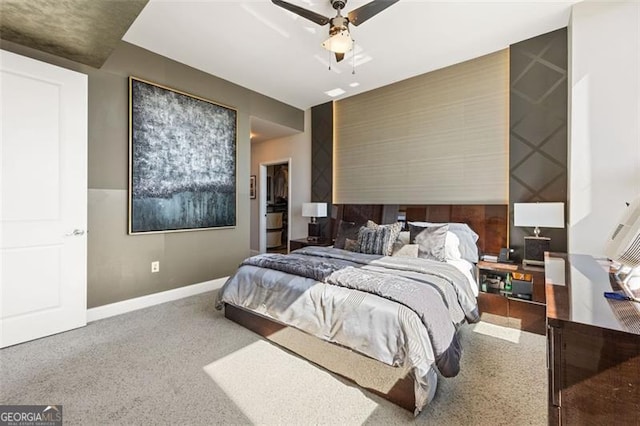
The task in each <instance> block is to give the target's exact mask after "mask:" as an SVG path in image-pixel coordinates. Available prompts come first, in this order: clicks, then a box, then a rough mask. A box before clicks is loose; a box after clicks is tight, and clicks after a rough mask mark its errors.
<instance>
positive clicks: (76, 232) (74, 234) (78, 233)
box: [64, 229, 84, 237]
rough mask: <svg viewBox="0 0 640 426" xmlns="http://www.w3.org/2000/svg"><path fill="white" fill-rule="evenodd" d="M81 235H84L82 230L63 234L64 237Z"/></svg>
mask: <svg viewBox="0 0 640 426" xmlns="http://www.w3.org/2000/svg"><path fill="white" fill-rule="evenodd" d="M81 235H84V229H74V230H73V232H70V233H68V234H64V236H65V237H79V236H81Z"/></svg>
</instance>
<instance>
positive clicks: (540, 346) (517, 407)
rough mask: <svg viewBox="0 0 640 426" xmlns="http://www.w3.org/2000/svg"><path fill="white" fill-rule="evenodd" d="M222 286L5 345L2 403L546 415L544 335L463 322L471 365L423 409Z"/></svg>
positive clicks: (116, 409)
mask: <svg viewBox="0 0 640 426" xmlns="http://www.w3.org/2000/svg"><path fill="white" fill-rule="evenodd" d="M214 297H215V293H206V294H203V295H199V296H193V297H190V298H186V299H182V300H178V301H175V302H170V303H165V304H163V305H159V306H155V307H152V308H148V309H144V310H140V311H136V312H132V313H129V314H125V315H120V316H118V317H114V318H109V319H106V320H101V321H96V322H94V323H91V324H89V325H88V326H87V327H84V328H81V329H78V330H73V331H69V332H66V333H62V334H58V335H56V336H51V337H48V338H44V339H40V340H36V341H33V342H29V343H25V344H21V345H17V346H14V347H11V348H6V349H3V350H0V404H62V405H63V414H64V420H65V424H69V425H70V424H82V425H94V424H96V425H97V424H100V425H104V424H127V425H129V424H188V425H198V424H225V425H227V424H295V425H303V424H340V425H343V424H385V425H390V424H411V423H417V424H429V425H526V424H532V425H534V424H535V425H545V424H547V414H546V412H547V409H546V401H547V379H546V366H545V338H544V336H538V335H533V334H530V333H525V332H520V331H517V330H512V329H506V328H502V327H498V326H493V325H490V324H486V323H479V324H477V325H473V326H465V327H464V329H463V332H462V333H463V336H462V337H463V346H464V348H465V352H464V355H463V365H462V371H461V373H460V374H459V375H458V376H457V377H455V378H452V379H440V380H439V383H438V385H439V388H438V390H437V393H436V396H435V399H434V400H433V402H432V403H431V405H430V406H429V407H428V408H427V409H426V410H425V411H423V412H422V413H421V414H420V415H419V416H418V417H417V418H415V419H414V417H413V416H412V415H411V414H410V413H409V412H408V411H405V410H403V409H401V408H399V407H396V406H395V405H393V404H391V403H390V402H388V401H385V400H383V399H381V398H379V397H377V396H375V395H372V394H370V393H369V392H367V391H364V390H362V389H360V388H358V387H357V386H354V385H352V384H351V383H348V382H346V381H345V380H343V379H341V378H339V377H337V376H335V375H333V374H330V373H328V372H326V371H325V370H322V369H320V368H318V367H316V366H314V365H312V364H310V363H309V362H307V361H306V360H304V359H302V358H299V357H297V356H295V355H293V354H291V353H290V352H287V351H284V350H282V349H280V348H279V347H277V346H275V345H274V344H272V343H270V342H267V341H265V340H263V339H261V338H260V337H258V336H257V335H255V334H253V333H252V332H250V331H248V330H246V329H244V328H242V327H240V326H238V325H236V324H234V323H232V322H231V321H228V320H226V319H225V318H224V315H223V314H222V313H221V312H218V311H216V310H214V308H213V303H212V301H213V300H214Z"/></svg>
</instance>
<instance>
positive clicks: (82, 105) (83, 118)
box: [0, 51, 88, 347]
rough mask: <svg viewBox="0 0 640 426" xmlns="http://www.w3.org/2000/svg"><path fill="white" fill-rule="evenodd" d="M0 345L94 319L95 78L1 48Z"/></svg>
mask: <svg viewBox="0 0 640 426" xmlns="http://www.w3.org/2000/svg"><path fill="white" fill-rule="evenodd" d="M0 55H1V56H0V75H1V79H0V98H1V105H0V116H1V121H0V127H1V129H2V138H1V139H0V154H1V156H2V173H1V174H0V175H1V177H0V179H1V180H0V187H1V188H2V200H1V202H0V203H1V204H0V243H1V247H0V248H1V255H2V263H1V266H0V298H1V299H0V347H6V346H10V345H14V344H16V343H21V342H25V341H27V340H32V339H37V338H39V337H43V336H48V335H51V334H54V333H59V332H61V331H66V330H70V329H72V328H76V327H81V326H84V325H85V324H86V311H87V296H86V294H87V278H86V277H87V266H86V265H87V261H86V258H87V239H86V231H85V230H86V226H87V99H88V98H87V76H86V75H84V74H80V73H77V72H74V71H70V70H67V69H64V68H60V67H56V66H53V65H50V64H46V63H44V62H39V61H36V60H33V59H30V58H25V57H23V56H19V55H16V54H13V53H10V52H6V51H0Z"/></svg>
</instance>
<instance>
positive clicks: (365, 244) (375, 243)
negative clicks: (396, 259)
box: [357, 226, 391, 256]
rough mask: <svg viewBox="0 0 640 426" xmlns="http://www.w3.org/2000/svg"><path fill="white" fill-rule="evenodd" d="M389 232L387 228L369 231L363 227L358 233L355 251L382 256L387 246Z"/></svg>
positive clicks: (369, 229)
mask: <svg viewBox="0 0 640 426" xmlns="http://www.w3.org/2000/svg"><path fill="white" fill-rule="evenodd" d="M390 236H391V230H390V229H389V228H386V227H385V228H378V229H371V228H367V227H365V226H363V227H361V228H360V231H359V232H358V245H357V251H358V252H359V253H365V254H383V255H385V256H386V249H387V246H388V245H389V238H390Z"/></svg>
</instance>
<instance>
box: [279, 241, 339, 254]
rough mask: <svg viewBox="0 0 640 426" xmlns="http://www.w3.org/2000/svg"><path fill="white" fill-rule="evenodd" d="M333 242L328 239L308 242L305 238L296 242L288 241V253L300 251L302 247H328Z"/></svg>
mask: <svg viewBox="0 0 640 426" xmlns="http://www.w3.org/2000/svg"><path fill="white" fill-rule="evenodd" d="M332 244H333V242H332V241H331V240H329V239H320V240H317V241H309V240H307V239H306V238H298V239H296V240H289V251H290V252H291V251H294V250H298V249H301V248H303V247H309V246H316V247H328V246H330V245H332Z"/></svg>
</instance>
